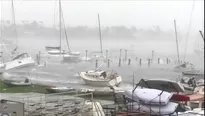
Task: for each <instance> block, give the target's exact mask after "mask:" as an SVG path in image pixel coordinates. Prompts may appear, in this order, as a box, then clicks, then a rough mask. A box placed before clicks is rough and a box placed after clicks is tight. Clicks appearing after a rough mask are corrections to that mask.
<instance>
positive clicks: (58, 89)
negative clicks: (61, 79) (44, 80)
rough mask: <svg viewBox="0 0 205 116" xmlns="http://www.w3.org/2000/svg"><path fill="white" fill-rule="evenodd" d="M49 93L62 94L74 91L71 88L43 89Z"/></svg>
mask: <svg viewBox="0 0 205 116" xmlns="http://www.w3.org/2000/svg"><path fill="white" fill-rule="evenodd" d="M45 90H46V91H48V92H49V93H62V92H72V91H75V89H74V88H72V87H48V88H45Z"/></svg>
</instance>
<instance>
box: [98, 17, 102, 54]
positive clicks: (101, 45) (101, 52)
mask: <svg viewBox="0 0 205 116" xmlns="http://www.w3.org/2000/svg"><path fill="white" fill-rule="evenodd" d="M98 25H99V36H100V50H101V51H100V52H101V54H102V53H103V52H102V36H101V27H100V15H99V14H98Z"/></svg>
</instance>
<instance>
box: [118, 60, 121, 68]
mask: <svg viewBox="0 0 205 116" xmlns="http://www.w3.org/2000/svg"><path fill="white" fill-rule="evenodd" d="M118 66H119V67H120V66H121V59H119V64H118Z"/></svg>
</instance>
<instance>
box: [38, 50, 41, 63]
mask: <svg viewBox="0 0 205 116" xmlns="http://www.w3.org/2000/svg"><path fill="white" fill-rule="evenodd" d="M38 61H39V64H40V61H41V51H39V52H38Z"/></svg>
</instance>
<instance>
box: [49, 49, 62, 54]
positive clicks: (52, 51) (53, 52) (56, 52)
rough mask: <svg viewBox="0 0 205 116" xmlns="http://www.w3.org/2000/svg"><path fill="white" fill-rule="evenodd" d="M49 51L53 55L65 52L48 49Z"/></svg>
mask: <svg viewBox="0 0 205 116" xmlns="http://www.w3.org/2000/svg"><path fill="white" fill-rule="evenodd" d="M47 52H48V54H51V55H61V54H65V51H63V50H61V51H60V50H49V51H47Z"/></svg>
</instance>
